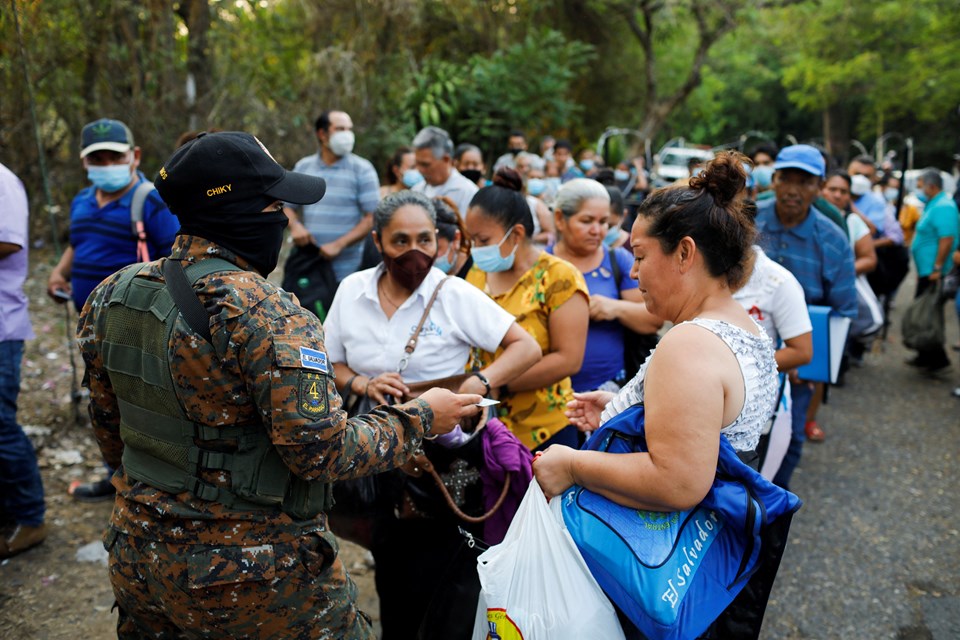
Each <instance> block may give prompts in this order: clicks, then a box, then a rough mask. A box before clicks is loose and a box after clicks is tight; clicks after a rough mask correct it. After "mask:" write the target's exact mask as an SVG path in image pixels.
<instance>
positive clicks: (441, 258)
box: [433, 247, 460, 274]
mask: <svg viewBox="0 0 960 640" xmlns="http://www.w3.org/2000/svg"><path fill="white" fill-rule="evenodd" d="M459 251H460V248H459V247H454V248H453V256H454V258H453V262H451V261H450V259H449V258H448V257H447V256H449V255H450V251H447V253H445V254H442V255H437V259H436V260H434V262H433V266H435V267H436V268H437V269H440V271H443V272H444V273H447V274H449V273H450V271H452V270H453V266H454V265H455V264H456V263H457V258H456V256H457V253H458V252H459Z"/></svg>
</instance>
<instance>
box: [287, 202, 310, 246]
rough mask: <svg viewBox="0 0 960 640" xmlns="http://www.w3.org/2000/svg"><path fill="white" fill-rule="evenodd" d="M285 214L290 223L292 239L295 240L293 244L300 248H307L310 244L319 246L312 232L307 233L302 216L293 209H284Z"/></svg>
mask: <svg viewBox="0 0 960 640" xmlns="http://www.w3.org/2000/svg"><path fill="white" fill-rule="evenodd" d="M283 213H284V214H285V215H286V216H287V220H289V221H290V239H291V240H293V244H295V245H297V246H298V247H305V246H307V245H308V244H317V241H316V240H315V239H314V237H313V236H312V235H310V232H309V231H307V228H306V227H305V226H303V223H302V222H300V215H299V214H298V213H297V210H296V209H294V208H292V207H284V208H283Z"/></svg>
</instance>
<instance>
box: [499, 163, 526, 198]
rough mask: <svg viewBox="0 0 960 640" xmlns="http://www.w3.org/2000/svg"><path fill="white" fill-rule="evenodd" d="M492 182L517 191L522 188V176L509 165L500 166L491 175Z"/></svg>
mask: <svg viewBox="0 0 960 640" xmlns="http://www.w3.org/2000/svg"><path fill="white" fill-rule="evenodd" d="M493 184H495V185H497V186H498V187H503V188H504V189H510V190H511V191H516V192H518V193H519V192H520V191H522V190H523V178H521V177H520V174H519V173H517V171H516V170H515V169H511V168H510V167H502V168H501V169H500V170H499V171H497V172H496V173H495V174H494V176H493Z"/></svg>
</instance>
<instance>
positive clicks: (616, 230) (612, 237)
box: [603, 225, 620, 248]
mask: <svg viewBox="0 0 960 640" xmlns="http://www.w3.org/2000/svg"><path fill="white" fill-rule="evenodd" d="M619 237H620V225H616V226H614V227H610V230H609V231H607V235H605V236H603V246H605V247H607V248H610V247H612V246H613V243H614V242H616V241H617V238H619Z"/></svg>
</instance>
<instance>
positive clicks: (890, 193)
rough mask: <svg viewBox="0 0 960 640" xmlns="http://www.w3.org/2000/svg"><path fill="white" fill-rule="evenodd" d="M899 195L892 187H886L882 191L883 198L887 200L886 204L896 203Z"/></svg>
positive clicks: (898, 191) (897, 190)
mask: <svg viewBox="0 0 960 640" xmlns="http://www.w3.org/2000/svg"><path fill="white" fill-rule="evenodd" d="M899 193H900V190H899V189H895V188H894V187H887V188H886V189H884V190H883V197H884V198H886V199H887V202H896V201H897V195H898V194H899Z"/></svg>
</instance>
